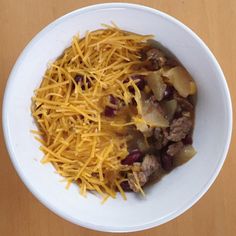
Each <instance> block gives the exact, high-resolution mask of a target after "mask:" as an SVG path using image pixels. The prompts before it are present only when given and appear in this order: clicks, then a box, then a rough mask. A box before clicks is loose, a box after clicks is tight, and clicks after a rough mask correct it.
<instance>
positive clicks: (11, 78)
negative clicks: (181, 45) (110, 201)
mask: <svg viewBox="0 0 236 236" xmlns="http://www.w3.org/2000/svg"><path fill="white" fill-rule="evenodd" d="M119 7H125V8H133V9H141V10H144V11H147V12H150V13H154V14H157V15H160V16H161V17H163V18H165V19H167V20H169V21H172V22H174V23H175V24H177V25H178V26H179V27H181V28H182V29H184V30H185V31H187V32H188V33H189V34H190V35H191V36H192V37H193V38H195V40H197V41H198V43H199V44H200V45H201V46H202V47H203V48H204V50H205V51H207V53H208V54H209V55H210V57H211V60H212V61H213V63H214V64H215V66H216V67H217V69H218V73H219V75H220V77H221V78H222V86H223V90H224V92H225V94H226V98H225V99H226V100H227V101H226V104H227V111H228V114H229V121H228V133H227V140H226V141H225V147H224V152H223V157H222V159H221V160H220V162H219V163H218V165H217V168H216V169H215V171H214V174H213V175H212V176H211V178H210V179H209V181H208V182H207V183H206V184H205V186H203V187H202V190H201V191H200V192H198V193H197V194H196V195H195V198H194V199H191V200H190V201H189V202H188V203H186V204H185V206H184V207H182V208H181V209H179V210H178V211H176V212H173V213H172V214H170V215H168V216H167V217H165V218H163V219H161V220H160V219H159V220H158V222H157V221H156V220H154V221H152V222H149V223H148V224H145V225H138V226H133V227H126V228H123V229H120V228H118V227H114V226H106V227H104V226H102V225H95V224H92V223H88V222H83V221H81V220H79V219H75V218H71V217H70V216H68V215H65V214H64V213H62V212H61V211H60V210H58V209H56V208H54V207H52V206H51V205H50V204H49V203H48V201H47V198H46V197H45V195H44V194H42V193H40V192H38V191H37V190H36V188H35V187H34V186H32V185H31V184H30V182H29V181H28V180H27V178H26V176H25V175H24V173H23V172H22V170H21V169H20V168H19V166H18V163H17V162H16V160H15V159H16V158H15V157H14V152H13V150H12V147H11V142H10V137H9V133H8V130H7V125H6V124H7V117H6V114H7V98H8V97H9V95H10V90H11V87H12V83H14V77H15V74H16V73H17V70H18V67H19V65H20V63H21V61H22V59H23V58H24V57H25V56H26V55H27V53H28V51H30V50H31V48H32V46H33V45H34V43H35V42H36V41H37V40H38V39H39V38H41V37H42V36H43V35H45V34H47V32H48V31H50V29H52V28H54V27H55V26H56V25H57V24H59V23H60V22H62V21H63V20H65V19H67V18H70V17H73V16H74V15H78V14H84V13H86V12H88V11H91V10H99V9H108V8H119ZM2 114H3V117H2V118H3V119H2V122H3V131H4V136H5V142H6V146H7V149H8V151H9V154H10V158H11V161H12V163H13V165H14V167H15V169H16V171H17V173H18V175H19V176H20V178H21V179H22V181H23V182H24V183H25V185H26V186H27V187H28V189H29V190H30V191H31V192H32V193H33V194H34V196H35V197H37V198H38V199H39V201H40V202H42V203H43V204H44V205H46V206H47V207H48V208H49V209H50V210H52V211H53V212H54V213H56V214H57V215H59V216H61V217H62V218H65V219H67V220H68V221H70V222H73V223H75V224H79V225H81V226H84V227H87V228H90V229H94V230H100V231H108V232H131V231H138V230H144V229H147V228H151V227H154V226H157V225H160V224H162V223H165V222H167V221H169V220H171V219H173V218H175V217H177V216H179V215H180V214H182V213H183V212H185V211H186V210H187V209H189V208H190V207H191V206H192V205H193V204H195V203H196V202H197V201H198V200H199V199H200V198H201V197H202V195H204V193H205V192H206V191H207V190H208V189H209V187H210V186H211V185H212V183H213V182H214V180H215V179H216V177H217V175H218V174H219V171H220V169H221V168H222V165H223V163H224V160H225V158H226V155H227V151H228V148H229V144H230V140H231V132H232V105H231V99H230V94H229V90H228V87H227V83H226V81H225V79H224V74H223V72H222V70H221V68H220V66H219V64H218V62H217V61H216V59H215V57H214V55H213V54H212V53H211V51H210V50H209V49H208V47H207V46H206V45H205V44H204V42H203V41H202V40H201V39H200V38H199V37H198V36H197V35H196V34H195V33H194V32H193V31H192V30H190V29H189V28H188V27H186V26H185V25H184V24H182V23H181V22H179V21H178V20H176V19H175V18H173V17H171V16H169V15H167V14H165V13H163V12H160V11H158V10H155V9H152V8H149V7H146V6H142V5H136V4H128V3H105V4H97V5H92V6H88V7H84V8H81V9H77V10H75V11H73V12H70V13H68V14H66V15H64V16H62V17H60V18H59V19H57V20H55V21H54V22H52V23H51V24H49V25H48V26H47V27H45V28H44V29H43V30H42V31H41V32H39V33H38V34H37V35H36V36H35V37H34V38H33V39H32V40H31V41H30V43H29V44H28V45H27V46H26V48H25V49H24V50H23V52H22V53H21V55H20V56H19V58H18V59H17V62H16V64H15V65H14V67H13V69H12V71H11V74H10V76H9V79H8V82H7V86H6V89H5V94H4V99H3V113H2Z"/></svg>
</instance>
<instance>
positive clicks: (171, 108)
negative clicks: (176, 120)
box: [162, 99, 178, 120]
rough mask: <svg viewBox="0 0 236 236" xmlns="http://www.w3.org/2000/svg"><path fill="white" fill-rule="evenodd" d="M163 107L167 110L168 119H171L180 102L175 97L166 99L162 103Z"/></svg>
mask: <svg viewBox="0 0 236 236" xmlns="http://www.w3.org/2000/svg"><path fill="white" fill-rule="evenodd" d="M162 107H163V109H164V110H165V113H166V116H167V119H168V120H171V119H172V118H173V116H174V114H175V112H176V110H177V107H178V103H177V101H176V100H175V99H172V100H169V101H164V102H163V103H162Z"/></svg>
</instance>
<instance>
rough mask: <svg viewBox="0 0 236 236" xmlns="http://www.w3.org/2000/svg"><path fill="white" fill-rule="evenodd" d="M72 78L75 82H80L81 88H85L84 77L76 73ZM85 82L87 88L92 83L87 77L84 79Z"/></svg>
mask: <svg viewBox="0 0 236 236" xmlns="http://www.w3.org/2000/svg"><path fill="white" fill-rule="evenodd" d="M74 80H75V82H76V83H77V84H78V83H80V85H81V88H82V90H85V84H84V77H83V76H82V75H80V74H78V75H76V76H75V78H74ZM86 84H87V87H88V88H91V86H92V84H91V82H90V80H89V79H86Z"/></svg>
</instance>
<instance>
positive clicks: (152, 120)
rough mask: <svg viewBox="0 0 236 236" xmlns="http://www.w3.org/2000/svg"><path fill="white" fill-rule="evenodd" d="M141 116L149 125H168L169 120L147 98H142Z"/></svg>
mask: <svg viewBox="0 0 236 236" xmlns="http://www.w3.org/2000/svg"><path fill="white" fill-rule="evenodd" d="M142 118H143V120H144V121H145V123H146V124H147V125H149V126H150V127H163V128H164V127H168V126H169V121H168V120H167V119H166V118H165V117H164V116H163V115H162V114H161V113H160V112H159V111H158V109H157V108H156V107H155V106H154V105H153V104H152V103H151V102H150V101H148V100H146V101H143V100H142Z"/></svg>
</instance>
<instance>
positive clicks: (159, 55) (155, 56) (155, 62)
mask: <svg viewBox="0 0 236 236" xmlns="http://www.w3.org/2000/svg"><path fill="white" fill-rule="evenodd" d="M146 55H147V60H149V62H150V64H149V65H148V68H149V69H150V70H158V69H159V68H160V67H162V66H164V65H165V64H166V62H167V58H166V57H165V54H164V53H163V52H162V51H161V50H160V49H157V48H152V49H150V50H148V51H147V52H146Z"/></svg>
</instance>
